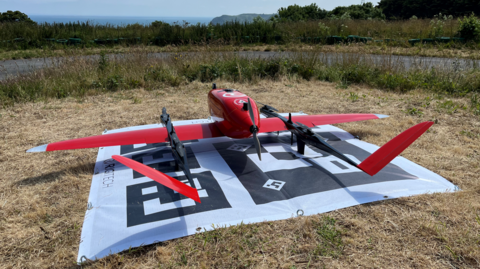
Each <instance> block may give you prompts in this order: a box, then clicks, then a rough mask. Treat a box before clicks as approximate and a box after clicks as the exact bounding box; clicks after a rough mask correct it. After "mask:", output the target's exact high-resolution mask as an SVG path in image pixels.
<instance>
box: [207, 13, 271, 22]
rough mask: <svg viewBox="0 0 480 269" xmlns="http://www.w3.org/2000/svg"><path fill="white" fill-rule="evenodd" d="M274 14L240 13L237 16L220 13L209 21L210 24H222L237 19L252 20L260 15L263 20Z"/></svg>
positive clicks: (241, 20) (242, 20)
mask: <svg viewBox="0 0 480 269" xmlns="http://www.w3.org/2000/svg"><path fill="white" fill-rule="evenodd" d="M273 15H275V14H240V15H237V16H230V15H222V16H220V17H215V18H213V20H212V21H211V22H210V23H211V24H224V23H225V22H227V21H239V22H253V19H254V18H256V17H258V16H260V17H262V19H264V20H268V19H270V18H271V17H272V16H273Z"/></svg>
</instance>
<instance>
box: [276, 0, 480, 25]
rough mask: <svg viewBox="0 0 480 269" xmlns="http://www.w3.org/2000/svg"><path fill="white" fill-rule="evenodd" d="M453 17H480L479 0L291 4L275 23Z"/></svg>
mask: <svg viewBox="0 0 480 269" xmlns="http://www.w3.org/2000/svg"><path fill="white" fill-rule="evenodd" d="M440 13H441V14H444V15H452V16H453V17H463V16H468V15H470V14H472V13H475V14H477V15H478V14H480V1H479V0H381V1H380V2H379V3H378V5H377V6H374V5H373V4H372V3H363V4H360V5H351V6H346V7H343V6H342V7H336V8H335V9H333V10H332V11H327V10H325V9H322V8H320V7H318V6H317V4H315V3H313V4H311V5H307V6H303V7H301V6H298V5H291V6H288V7H286V8H284V7H282V8H280V9H279V10H278V14H277V15H276V16H274V18H273V20H277V21H306V20H322V19H342V18H347V19H357V20H366V19H381V20H383V19H387V20H405V19H410V18H412V17H416V18H433V17H434V16H435V15H438V14H440Z"/></svg>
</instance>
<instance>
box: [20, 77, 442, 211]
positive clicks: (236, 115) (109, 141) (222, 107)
mask: <svg viewBox="0 0 480 269" xmlns="http://www.w3.org/2000/svg"><path fill="white" fill-rule="evenodd" d="M208 107H209V110H210V115H211V116H212V119H213V120H214V122H213V123H207V124H192V125H182V126H177V127H175V128H174V127H173V125H172V122H171V119H170V115H169V114H167V110H166V109H165V108H163V111H162V115H161V116H160V119H161V121H162V123H163V124H164V127H160V128H152V129H146V130H138V131H128V132H121V133H114V134H106V135H99V136H91V137H85V138H78V139H73V140H66V141H61V142H55V143H51V144H46V145H42V146H38V147H35V148H32V149H29V150H27V152H43V151H55V150H69V149H82V148H95V147H109V146H121V145H131V144H153V143H163V142H170V145H171V148H172V152H173V156H174V158H175V163H176V166H177V167H179V168H181V169H182V170H183V171H184V172H185V176H186V177H187V178H188V180H189V181H190V182H192V176H191V173H190V169H189V168H188V163H187V154H186V151H185V147H184V145H183V143H182V142H181V141H185V140H196V139H204V138H213V137H221V136H227V137H230V138H235V139H242V138H250V137H252V136H253V138H254V139H253V142H254V145H255V148H256V151H257V154H258V158H259V159H260V160H261V158H262V155H261V146H260V141H259V140H258V137H257V135H258V134H259V133H270V132H280V131H290V132H291V133H292V136H291V141H292V144H293V136H294V135H295V136H296V140H297V150H298V152H299V153H300V154H304V153H305V144H308V145H311V146H314V147H317V148H319V149H320V150H323V151H325V152H327V153H329V154H332V155H334V156H336V157H337V158H339V159H341V160H343V161H345V162H347V163H349V164H350V165H353V166H354V167H357V168H359V169H361V170H362V171H364V172H365V173H367V174H369V175H371V176H373V175H375V174H376V173H378V172H379V171H380V170H381V169H382V168H383V167H385V166H386V165H387V164H389V163H390V161H392V160H393V159H394V158H395V157H396V156H398V155H399V154H400V153H401V152H402V151H403V150H405V149H406V148H407V147H408V146H410V145H411V144H412V143H413V142H414V141H415V140H416V139H417V138H418V137H420V136H421V135H422V134H423V133H424V132H425V131H427V130H428V128H430V126H432V125H433V122H429V121H427V122H422V123H419V124H417V125H415V126H413V127H411V128H409V129H408V130H406V131H404V132H403V133H401V134H399V135H398V136H396V137H395V138H394V139H392V140H390V141H389V142H388V143H387V144H385V145H383V146H382V147H381V148H379V149H378V150H377V151H375V152H374V153H373V154H372V155H370V156H369V157H368V158H367V159H365V160H364V161H363V162H361V163H360V164H357V163H355V162H354V161H352V160H351V159H350V158H348V157H347V156H345V155H344V154H342V153H340V152H339V151H337V150H336V149H335V148H333V147H332V146H330V145H329V144H328V143H327V142H326V141H325V139H324V138H323V137H321V136H320V135H318V134H316V133H315V132H313V131H312V130H311V129H310V128H311V127H315V126H319V125H325V124H335V123H343V122H353V121H361V120H370V119H381V118H385V117H387V116H385V115H379V114H330V115H300V116H292V115H291V114H289V116H288V119H287V118H285V117H283V116H281V115H279V114H278V113H276V112H275V111H278V110H276V109H275V108H273V107H271V106H268V105H263V106H262V107H261V108H260V109H259V108H258V106H257V104H256V103H255V101H254V100H253V99H251V98H249V97H248V96H247V95H245V94H243V93H241V92H239V91H237V90H232V89H217V88H216V85H215V84H213V89H212V90H211V91H210V92H209V94H208ZM260 113H262V114H264V115H265V116H266V117H267V118H260ZM112 158H113V159H115V160H117V161H118V162H120V163H122V164H124V165H125V166H127V167H130V168H131V169H133V170H135V171H137V172H139V173H141V174H142V175H144V176H146V177H149V178H151V179H153V180H155V181H156V182H158V183H160V184H162V185H164V186H166V187H168V188H171V189H173V190H175V191H177V192H179V193H181V194H183V195H185V196H187V197H189V198H191V199H193V200H195V201H197V202H199V203H200V197H199V196H198V192H197V189H195V188H193V187H191V186H189V185H187V184H184V183H182V182H180V181H178V180H176V179H174V178H172V177H170V176H168V175H166V174H164V173H162V172H160V171H157V170H155V169H153V168H151V167H148V166H146V165H144V164H141V163H139V162H136V161H134V160H132V159H129V158H126V157H123V156H119V155H113V156H112Z"/></svg>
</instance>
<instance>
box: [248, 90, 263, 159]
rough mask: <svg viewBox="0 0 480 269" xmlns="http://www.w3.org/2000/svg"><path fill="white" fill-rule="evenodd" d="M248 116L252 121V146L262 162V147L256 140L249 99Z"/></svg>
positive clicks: (255, 129)
mask: <svg viewBox="0 0 480 269" xmlns="http://www.w3.org/2000/svg"><path fill="white" fill-rule="evenodd" d="M248 114H249V115H250V119H251V120H252V124H253V126H252V127H253V128H251V129H250V130H251V132H252V134H253V144H254V145H255V149H256V150H257V154H258V159H260V161H261V160H262V147H261V146H260V140H258V136H257V134H258V128H257V125H256V124H255V116H254V115H253V109H252V104H251V103H250V98H248Z"/></svg>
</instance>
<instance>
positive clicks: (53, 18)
mask: <svg viewBox="0 0 480 269" xmlns="http://www.w3.org/2000/svg"><path fill="white" fill-rule="evenodd" d="M29 17H30V19H32V20H33V21H35V22H37V23H45V22H47V23H69V22H87V21H88V22H90V23H93V24H99V25H106V24H109V25H113V26H122V25H127V24H135V23H139V24H143V25H148V24H150V23H152V22H154V21H163V22H166V23H169V24H175V23H176V24H180V25H183V23H184V22H188V23H189V24H197V23H200V24H209V23H210V22H211V21H212V19H213V17H138V16H137V17H133V16H132V17H128V16H74V15H72V16H59V15H29Z"/></svg>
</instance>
